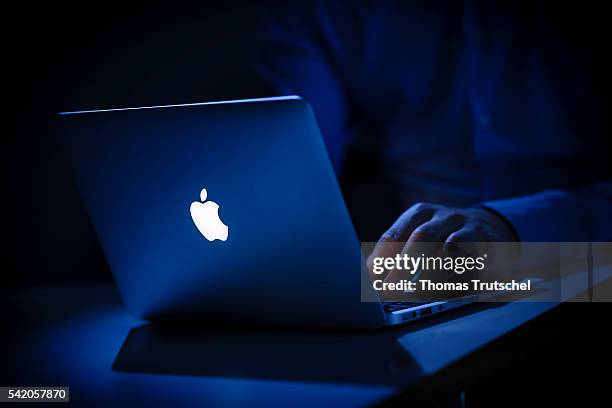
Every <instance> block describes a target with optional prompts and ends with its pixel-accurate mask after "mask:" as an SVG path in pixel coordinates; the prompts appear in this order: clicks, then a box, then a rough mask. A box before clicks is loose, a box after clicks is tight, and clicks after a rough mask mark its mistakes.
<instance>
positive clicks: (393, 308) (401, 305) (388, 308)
mask: <svg viewBox="0 0 612 408" xmlns="http://www.w3.org/2000/svg"><path fill="white" fill-rule="evenodd" d="M423 304H425V302H421V303H419V302H383V310H384V311H385V313H391V312H397V311H398V310H402V309H408V308H410V307H415V306H421V305H423Z"/></svg>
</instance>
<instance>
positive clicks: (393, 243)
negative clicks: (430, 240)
mask: <svg viewBox="0 0 612 408" xmlns="http://www.w3.org/2000/svg"><path fill="white" fill-rule="evenodd" d="M435 211H436V206H433V205H429V204H424V203H419V204H415V205H413V206H412V207H410V208H409V209H408V210H406V211H405V212H404V213H403V214H402V215H400V216H399V218H398V219H397V220H396V221H395V222H394V223H393V225H392V226H391V227H390V228H389V229H388V230H387V231H385V233H384V234H383V235H382V236H381V238H380V239H379V240H378V242H377V243H376V246H375V247H374V250H373V251H372V253H371V254H370V256H369V257H368V261H367V264H368V269H369V270H370V271H372V264H373V259H374V258H379V257H382V258H385V257H391V256H394V255H396V254H398V253H399V252H400V250H401V249H402V248H403V244H401V245H398V244H397V243H403V242H405V241H406V240H407V239H408V237H409V236H410V234H411V233H412V231H414V229H415V228H417V227H418V226H419V225H421V224H423V223H424V222H427V221H429V220H430V219H431V218H432V217H433V215H434V212H435Z"/></svg>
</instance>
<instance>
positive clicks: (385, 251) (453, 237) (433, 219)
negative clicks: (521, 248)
mask: <svg viewBox="0 0 612 408" xmlns="http://www.w3.org/2000/svg"><path fill="white" fill-rule="evenodd" d="M516 240H517V237H516V236H515V234H514V231H513V230H512V228H511V227H510V226H509V225H508V224H507V223H506V221H505V220H504V219H502V218H501V217H500V216H498V215H497V214H495V213H494V212H492V211H489V210H487V209H484V208H465V209H462V208H453V207H447V206H443V205H435V204H427V203H418V204H415V205H413V206H412V207H410V208H409V209H408V210H406V211H405V212H404V213H403V214H402V215H400V216H399V218H398V219H397V221H395V223H393V225H392V226H391V227H390V228H389V229H388V230H387V231H386V232H385V233H384V234H383V235H382V236H381V238H380V239H379V241H378V243H377V244H376V246H375V248H374V251H373V252H372V254H371V255H370V256H369V257H368V267H369V269H370V270H371V269H372V262H373V259H374V258H376V257H389V256H394V255H395V252H396V251H397V247H398V243H399V244H400V246H401V244H403V250H402V251H401V252H402V253H410V252H412V249H413V248H414V247H415V245H418V243H421V242H437V243H442V244H443V245H444V248H445V249H447V248H448V247H449V245H452V244H453V243H457V244H459V243H466V242H467V243H469V242H515V241H516ZM391 243H393V244H392V245H390V244H391Z"/></svg>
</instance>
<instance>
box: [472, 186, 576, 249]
mask: <svg viewBox="0 0 612 408" xmlns="http://www.w3.org/2000/svg"><path fill="white" fill-rule="evenodd" d="M482 206H483V207H485V208H488V209H490V210H492V211H494V212H496V213H498V214H499V215H501V216H502V217H503V218H505V219H506V221H508V223H510V224H511V225H512V226H513V227H514V230H515V232H516V234H517V238H518V240H519V241H522V242H573V241H583V240H584V236H583V235H584V220H583V219H582V218H583V217H581V216H580V211H578V210H577V209H578V206H577V205H576V199H575V197H573V196H572V195H571V194H570V193H567V192H565V191H560V190H547V191H543V192H541V193H537V194H533V195H528V196H523V197H516V198H508V199H504V200H496V201H487V202H484V203H482Z"/></svg>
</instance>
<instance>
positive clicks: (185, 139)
mask: <svg viewBox="0 0 612 408" xmlns="http://www.w3.org/2000/svg"><path fill="white" fill-rule="evenodd" d="M59 117H60V119H61V120H60V122H61V140H62V144H63V146H64V147H65V152H66V155H67V158H68V160H69V162H70V165H71V167H72V170H73V174H74V177H75V178H76V182H77V185H78V187H79V190H80V192H81V196H82V198H83V201H84V203H85V206H86V208H87V211H88V214H89V216H90V218H91V221H92V222H93V225H94V227H95V231H96V233H97V236H98V239H99V242H100V244H101V246H102V249H103V251H104V253H105V256H106V258H107V261H108V264H109V265H110V268H111V270H112V273H113V276H114V279H115V281H116V284H117V287H118V290H119V292H120V294H121V297H122V299H123V301H124V303H125V305H126V307H127V308H128V310H129V311H131V312H132V313H133V314H135V315H136V316H138V317H140V318H143V319H147V320H153V321H164V320H171V321H176V320H177V319H180V320H185V319H187V320H199V321H207V322H221V323H227V324H234V323H240V324H263V325H308V326H331V327H353V328H380V327H384V326H389V325H397V324H401V323H405V322H408V321H412V320H415V319H420V318H422V317H425V316H429V315H432V314H435V313H439V312H442V311H444V310H448V309H451V308H455V307H458V306H462V305H464V304H466V302H462V301H441V302H432V303H428V302H425V303H414V302H362V301H361V299H362V295H363V292H362V291H364V290H366V291H367V290H369V289H368V288H371V285H370V284H368V282H370V277H369V276H368V274H367V271H366V269H365V268H363V267H362V265H363V262H364V256H363V254H362V252H361V246H360V242H359V240H358V239H357V235H356V234H355V230H354V228H353V225H352V223H351V219H350V217H349V213H348V211H347V208H346V206H345V203H344V201H343V197H342V195H341V192H340V188H339V185H338V182H337V179H336V176H335V174H334V171H333V169H332V166H331V164H330V161H329V158H328V156H327V152H326V149H325V146H324V144H323V140H322V138H321V135H320V133H319V129H318V127H317V122H316V119H315V116H314V114H313V111H312V109H311V108H310V106H309V105H308V103H307V102H306V101H304V100H303V99H301V98H300V97H298V96H284V97H275V98H264V99H248V100H237V101H225V102H206V103H194V104H185V105H168V106H148V107H140V108H123V109H104V110H90V111H74V112H62V113H60V114H59ZM364 199H367V197H364ZM372 290H373V289H372Z"/></svg>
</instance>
